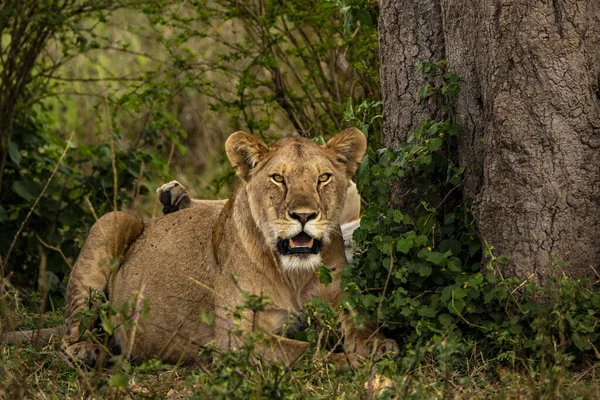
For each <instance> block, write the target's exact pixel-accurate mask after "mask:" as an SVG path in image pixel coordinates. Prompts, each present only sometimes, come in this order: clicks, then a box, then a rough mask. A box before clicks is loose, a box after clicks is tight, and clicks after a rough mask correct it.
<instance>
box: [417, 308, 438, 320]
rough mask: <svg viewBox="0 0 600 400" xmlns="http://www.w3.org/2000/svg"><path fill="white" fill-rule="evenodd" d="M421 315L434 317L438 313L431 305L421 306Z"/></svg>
mask: <svg viewBox="0 0 600 400" xmlns="http://www.w3.org/2000/svg"><path fill="white" fill-rule="evenodd" d="M419 315H420V316H422V317H427V318H433V317H435V316H436V315H437V311H436V310H434V309H433V308H431V307H421V308H419Z"/></svg>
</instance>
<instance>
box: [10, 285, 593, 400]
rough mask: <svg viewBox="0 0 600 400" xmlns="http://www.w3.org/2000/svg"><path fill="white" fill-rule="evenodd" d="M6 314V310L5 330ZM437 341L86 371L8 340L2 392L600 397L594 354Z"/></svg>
mask: <svg viewBox="0 0 600 400" xmlns="http://www.w3.org/2000/svg"><path fill="white" fill-rule="evenodd" d="M3 300H4V302H3V304H5V305H6V304H8V303H7V302H8V301H9V300H10V299H7V297H6V296H5V297H4V299H3ZM13 305H14V302H13ZM38 307H39V304H36V299H35V298H34V299H29V307H27V306H26V305H24V304H20V305H19V307H18V308H15V307H12V308H11V310H10V317H11V319H12V321H14V322H15V323H17V324H18V326H17V327H18V328H20V329H29V328H32V327H34V326H38V323H39V321H40V315H39V314H37V313H35V312H32V311H31V310H32V309H36V308H37V309H39V308H38ZM7 316H8V312H7V309H6V308H5V309H4V312H3V314H2V321H3V322H4V323H3V326H4V327H5V329H6V327H7V324H6V317H7ZM41 321H42V322H43V323H42V324H41V326H53V325H58V324H60V323H62V322H63V315H62V313H61V312H60V311H57V312H48V313H45V314H43V315H42V316H41ZM442 345H444V344H443V343H442ZM434 347H435V346H433V345H431V346H425V348H424V349H423V350H424V354H425V356H424V358H423V359H422V361H420V362H417V363H415V362H412V361H414V360H411V358H410V357H409V356H408V354H410V352H406V351H404V350H401V351H402V352H403V353H404V354H403V355H401V356H400V357H398V358H394V359H393V358H386V359H384V360H381V361H379V362H378V363H376V364H372V363H370V362H368V361H367V362H365V363H364V364H362V365H359V366H357V367H355V368H351V367H344V368H335V367H334V366H333V365H330V364H327V363H325V362H323V361H322V357H321V356H314V355H306V356H305V357H304V358H303V359H301V360H299V361H298V363H297V365H295V366H294V367H293V368H291V369H287V368H285V367H283V366H282V365H266V364H264V363H262V362H260V361H258V360H256V359H255V358H254V357H253V355H252V352H251V351H245V349H244V350H242V351H237V352H229V353H225V354H221V355H215V354H214V353H211V352H210V350H206V351H204V352H203V353H202V354H200V355H199V359H201V360H208V359H209V356H210V355H213V356H214V359H213V362H212V363H210V362H208V361H202V362H199V363H198V364H197V365H168V364H163V363H162V362H161V361H160V360H156V359H153V360H146V361H143V362H134V361H130V360H126V359H125V358H124V357H123V356H109V357H108V358H107V360H106V362H105V363H104V365H102V366H98V367H97V368H95V369H89V368H85V367H82V366H79V365H77V363H75V362H73V361H72V360H69V359H68V358H67V357H66V356H65V355H64V354H63V353H62V352H61V350H60V345H59V344H58V343H53V344H41V345H38V346H35V345H34V344H32V343H25V344H21V345H18V346H15V345H12V344H11V345H3V346H2V347H1V350H0V351H1V355H0V398H2V399H5V398H7V399H8V398H10V399H17V398H32V399H33V398H47V399H64V398H73V399H77V398H89V397H91V398H114V399H138V398H149V399H154V398H155V399H164V398H168V399H219V398H222V399H230V398H240V399H247V398H254V399H260V398H289V399H307V398H315V399H330V398H336V399H367V398H381V399H384V398H399V399H433V398H455V399H465V398H489V399H538V398H539V399H546V398H548V399H554V398H564V399H591V398H600V378H599V377H598V374H597V373H598V372H600V370H599V365H598V363H597V362H595V361H594V360H589V361H588V362H583V363H582V364H581V365H578V366H576V368H574V369H566V368H563V367H562V366H559V365H552V366H549V367H547V368H542V367H536V366H535V363H531V364H527V363H523V362H520V361H518V360H517V361H512V362H510V363H507V362H501V361H498V360H493V359H484V358H483V357H482V356H479V357H477V356H475V354H473V355H472V356H471V357H469V358H468V359H467V358H465V359H461V358H460V357H461V356H456V358H453V359H451V360H446V362H444V360H443V357H436V355H435V350H434ZM448 354H452V353H451V352H450V353H448ZM480 354H482V353H480ZM529 361H531V360H529Z"/></svg>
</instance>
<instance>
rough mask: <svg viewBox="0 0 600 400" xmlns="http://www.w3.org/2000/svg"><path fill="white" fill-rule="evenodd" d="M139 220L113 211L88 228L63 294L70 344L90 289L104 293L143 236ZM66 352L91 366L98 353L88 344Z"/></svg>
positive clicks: (142, 227) (76, 335)
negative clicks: (127, 253)
mask: <svg viewBox="0 0 600 400" xmlns="http://www.w3.org/2000/svg"><path fill="white" fill-rule="evenodd" d="M143 229H144V224H143V222H142V220H141V219H139V218H136V217H134V216H132V215H130V214H127V213H125V212H121V211H116V212H111V213H108V214H106V215H104V216H103V217H102V218H100V219H99V220H98V221H96V223H95V224H94V225H93V226H92V228H91V229H90V232H89V233H88V236H87V239H86V241H85V244H84V245H83V248H82V249H81V252H80V253H79V257H78V258H77V262H76V263H75V265H74V266H73V270H72V271H71V275H70V276H69V283H68V285H67V295H66V321H65V322H66V331H65V335H66V336H67V337H68V338H69V339H70V340H71V341H77V340H79V321H77V320H75V318H74V317H75V315H76V314H77V313H78V312H80V311H81V310H83V309H85V308H86V307H87V302H86V299H87V298H89V296H90V293H91V291H92V289H94V290H97V291H106V290H107V286H108V282H109V277H110V274H111V272H113V268H114V267H115V265H116V266H118V261H116V260H117V259H118V258H120V257H121V256H122V255H123V254H124V253H125V250H127V248H128V247H129V245H130V244H131V243H132V242H133V241H134V240H135V239H136V238H137V237H138V236H139V235H140V234H141V233H142V230H143ZM67 352H68V353H71V354H73V355H75V356H77V357H78V358H80V359H82V360H83V361H85V362H86V363H88V364H93V362H94V361H95V356H96V353H97V351H96V350H95V349H93V348H92V347H91V346H90V344H86V343H76V344H75V345H72V346H69V348H67Z"/></svg>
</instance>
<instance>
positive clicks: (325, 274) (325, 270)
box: [317, 265, 333, 286]
mask: <svg viewBox="0 0 600 400" xmlns="http://www.w3.org/2000/svg"><path fill="white" fill-rule="evenodd" d="M331 271H332V270H331V269H330V268H329V267H328V266H326V265H321V266H320V267H319V269H318V271H317V275H318V276H319V282H321V283H322V284H323V285H325V286H328V285H329V284H330V283H331V282H333V277H332V276H331Z"/></svg>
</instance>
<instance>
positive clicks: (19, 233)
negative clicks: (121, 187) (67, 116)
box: [0, 131, 75, 276]
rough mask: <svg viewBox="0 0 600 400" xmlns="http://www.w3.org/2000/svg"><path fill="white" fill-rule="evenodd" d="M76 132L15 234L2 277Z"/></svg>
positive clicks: (68, 141) (70, 137) (5, 259)
mask: <svg viewBox="0 0 600 400" xmlns="http://www.w3.org/2000/svg"><path fill="white" fill-rule="evenodd" d="M74 132H75V131H71V136H69V140H67V145H66V146H65V149H64V150H63V152H62V154H61V155H60V158H59V159H58V162H57V163H56V166H55V167H54V170H53V171H52V173H51V174H50V177H49V178H48V181H47V182H46V185H45V186H44V188H43V189H42V192H41V193H40V194H39V196H38V197H37V199H35V202H34V203H33V206H31V208H30V209H29V212H28V213H27V216H26V217H25V219H24V220H23V222H22V223H21V226H20V227H19V230H18V231H17V233H16V234H15V237H14V238H13V240H12V243H11V244H10V247H9V248H8V252H7V253H6V257H5V258H4V264H2V271H0V274H1V276H4V269H5V267H7V266H8V259H9V257H10V253H11V252H12V250H13V248H14V247H15V244H16V243H17V239H18V238H19V236H20V235H21V232H22V231H23V228H24V227H25V224H27V222H28V221H29V218H30V217H31V214H33V210H35V208H36V207H37V204H38V203H39V201H40V199H41V198H42V197H44V194H46V190H47V189H48V186H49V185H50V182H52V179H53V178H54V175H55V174H56V171H58V167H60V164H61V163H62V160H63V158H65V155H66V154H67V150H69V146H70V145H71V139H72V138H73V133H74Z"/></svg>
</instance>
